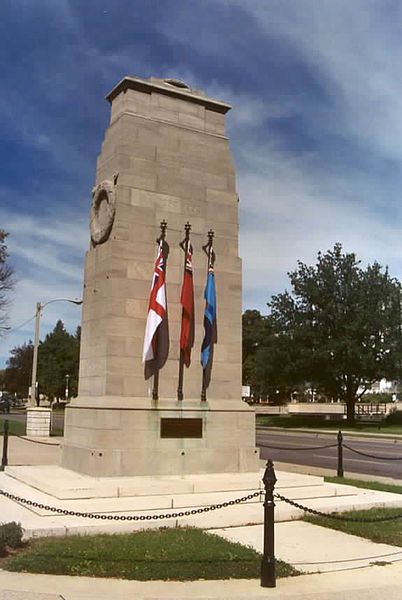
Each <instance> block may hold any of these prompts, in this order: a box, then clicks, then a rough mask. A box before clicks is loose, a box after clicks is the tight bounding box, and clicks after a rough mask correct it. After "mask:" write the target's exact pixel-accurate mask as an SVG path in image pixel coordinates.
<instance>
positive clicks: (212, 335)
mask: <svg viewBox="0 0 402 600" xmlns="http://www.w3.org/2000/svg"><path fill="white" fill-rule="evenodd" d="M214 258H215V255H214V252H213V250H212V248H211V249H210V253H209V265H208V276H207V285H206V286H205V292H204V298H205V312H204V330H205V332H204V340H203V342H202V346H201V364H202V368H203V370H204V375H203V386H204V388H205V389H206V388H207V387H208V386H209V383H210V380H211V371H212V363H213V356H214V344H216V342H217V340H218V332H217V325H216V288H215V273H214Z"/></svg>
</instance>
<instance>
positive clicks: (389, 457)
mask: <svg viewBox="0 0 402 600" xmlns="http://www.w3.org/2000/svg"><path fill="white" fill-rule="evenodd" d="M343 447H344V448H346V449H347V450H350V451H351V452H354V453H355V454H360V456H367V457H368V458H376V459H377V460H402V456H375V454H367V453H366V452H362V451H361V450H355V449H354V448H351V447H350V446H347V445H346V444H343Z"/></svg>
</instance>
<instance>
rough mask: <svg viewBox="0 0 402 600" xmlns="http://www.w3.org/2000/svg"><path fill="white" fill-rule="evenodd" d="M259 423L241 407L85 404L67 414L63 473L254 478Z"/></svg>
mask: <svg viewBox="0 0 402 600" xmlns="http://www.w3.org/2000/svg"><path fill="white" fill-rule="evenodd" d="M254 420H255V414H254V409H252V408H250V407H249V406H248V405H247V404H245V403H244V402H242V401H241V400H239V401H233V400H210V401H207V402H200V400H184V401H183V402H178V401H177V400H176V399H164V400H159V401H158V402H152V401H151V400H150V399H149V398H124V397H101V398H83V397H80V398H77V399H75V400H73V401H72V402H71V404H70V405H69V406H68V407H67V408H66V416H65V424H66V427H65V432H66V433H65V437H64V444H63V448H62V459H61V466H62V467H64V468H66V469H71V470H74V471H77V472H79V473H86V474H89V475H92V476H94V477H133V476H153V477H155V476H169V475H179V476H182V475H192V474H207V473H247V472H256V471H258V468H259V450H257V449H256V447H255V435H254V434H251V435H250V432H254V430H255V423H254Z"/></svg>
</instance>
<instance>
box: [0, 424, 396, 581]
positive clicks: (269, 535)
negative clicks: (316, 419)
mask: <svg viewBox="0 0 402 600" xmlns="http://www.w3.org/2000/svg"><path fill="white" fill-rule="evenodd" d="M8 432H9V428H8V421H4V432H3V455H2V468H3V469H4V468H5V467H6V466H7V464H8V456H7V453H8ZM265 447H271V448H275V449H280V448H278V447H277V446H265ZM332 447H337V449H338V475H339V476H341V477H342V476H343V457H342V453H343V448H347V449H348V450H351V451H353V452H357V453H358V454H361V455H364V456H368V457H370V458H377V459H382V460H402V457H393V458H390V457H378V456H372V455H370V454H366V453H363V452H360V451H358V450H354V449H353V448H350V447H349V446H347V445H346V444H344V443H343V436H342V432H341V431H339V432H338V436H337V443H336V444H326V445H324V446H312V447H309V448H306V447H303V448H292V450H295V451H300V450H316V449H322V448H332ZM287 449H289V448H287ZM262 481H263V483H264V490H261V489H259V490H257V491H255V492H253V493H251V494H247V495H246V496H242V497H241V498H235V499H233V500H228V501H225V502H220V503H216V504H212V505H209V506H203V507H199V508H193V509H189V510H182V511H177V512H171V513H161V514H154V515H150V514H147V515H142V514H141V515H136V514H134V515H133V514H129V515H110V514H102V513H90V512H80V511H74V510H71V509H64V508H56V507H54V506H49V505H47V504H43V503H40V502H35V501H33V500H29V499H27V498H23V497H21V496H17V495H15V494H11V493H9V492H6V491H5V490H2V489H0V496H4V497H5V498H8V499H9V500H12V501H14V502H17V503H19V504H22V505H24V506H29V507H34V508H39V509H41V510H46V511H49V512H51V513H56V514H59V515H66V516H73V517H84V518H87V519H96V520H98V519H99V520H102V521H158V520H161V521H163V520H166V519H179V518H182V517H188V516H192V515H198V514H203V513H208V512H210V511H215V510H221V509H224V508H227V507H229V506H235V505H239V504H244V503H247V502H249V501H251V500H254V499H255V498H260V499H262V496H264V501H263V508H264V526H263V554H262V559H261V573H260V584H261V587H268V588H273V587H276V558H275V529H274V522H275V499H277V500H280V501H282V502H285V503H287V504H289V505H291V506H293V507H294V508H297V509H300V510H302V511H304V512H307V513H310V514H312V515H315V516H321V517H326V518H329V519H334V520H338V521H351V522H359V523H378V522H384V521H396V520H399V519H402V513H401V514H397V515H394V516H392V517H391V516H388V517H373V518H356V517H346V516H343V515H341V514H336V513H324V512H322V511H319V510H316V509H313V508H310V507H308V506H304V505H303V504H300V503H299V502H296V501H295V500H291V499H290V498H287V497H286V496H283V495H282V494H278V493H275V484H276V482H277V478H276V474H275V469H274V464H273V461H272V460H271V459H269V460H268V461H267V464H266V468H265V472H264V476H263V479H262Z"/></svg>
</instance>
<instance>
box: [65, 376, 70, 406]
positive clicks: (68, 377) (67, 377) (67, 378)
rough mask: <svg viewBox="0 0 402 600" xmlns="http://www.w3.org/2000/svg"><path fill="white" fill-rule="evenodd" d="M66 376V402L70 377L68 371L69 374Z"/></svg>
mask: <svg viewBox="0 0 402 600" xmlns="http://www.w3.org/2000/svg"><path fill="white" fill-rule="evenodd" d="M65 378H66V389H65V393H64V395H65V398H66V402H68V380H69V379H70V375H69V374H68V373H67V375H65Z"/></svg>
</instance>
